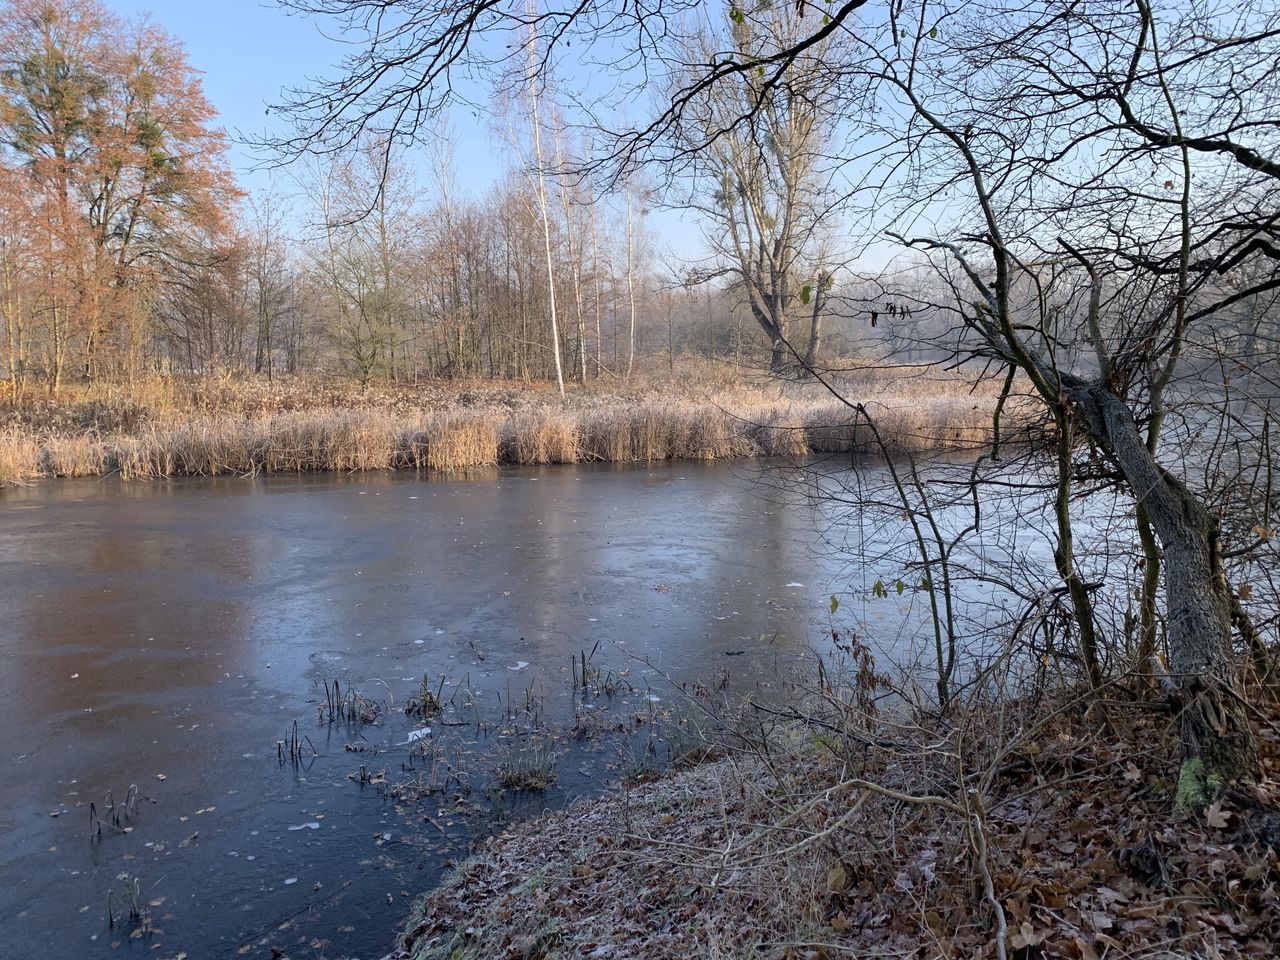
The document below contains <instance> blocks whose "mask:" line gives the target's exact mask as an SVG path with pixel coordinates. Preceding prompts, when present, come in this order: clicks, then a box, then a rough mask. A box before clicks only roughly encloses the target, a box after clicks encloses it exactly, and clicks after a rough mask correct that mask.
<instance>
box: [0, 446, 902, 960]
mask: <svg viewBox="0 0 1280 960" xmlns="http://www.w3.org/2000/svg"><path fill="white" fill-rule="evenodd" d="M762 471H767V468H762V467H759V466H747V465H736V466H728V465H700V464H687V463H686V464H674V465H657V466H645V467H633V468H619V467H612V466H610V467H600V468H591V467H574V468H547V469H524V470H514V469H513V470H502V471H493V472H489V473H482V474H480V475H477V476H474V477H470V478H467V479H458V480H439V479H435V480H423V479H420V478H416V477H413V476H411V475H364V476H356V477H333V476H318V477H317V476H312V477H302V478H284V479H281V478H271V479H267V480H246V479H217V480H204V481H200V480H189V481H176V482H170V483H131V484H125V483H120V482H118V481H116V480H112V479H108V480H104V481H56V482H50V483H45V484H40V485H35V486H31V487H27V488H20V489H16V490H9V491H5V492H3V493H0V611H3V619H2V620H0V702H2V703H4V705H5V708H6V714H7V717H8V722H9V729H8V731H7V736H6V737H5V741H4V742H5V745H4V747H3V753H4V761H5V770H6V776H5V777H4V779H3V782H0V874H2V875H3V876H4V878H5V880H4V884H3V887H2V888H0V914H2V915H3V916H5V917H6V918H8V920H9V930H8V932H7V934H6V946H5V950H4V955H5V956H6V957H10V958H14V960H17V958H25V957H32V958H35V957H40V958H48V957H72V956H75V957H94V956H108V955H113V956H119V955H125V954H129V955H136V956H144V955H145V956H161V957H172V956H176V955H178V954H180V953H182V952H184V951H185V952H186V953H187V954H188V955H189V956H190V957H192V958H198V957H215V956H216V957H232V956H237V955H244V956H262V957H268V956H271V948H272V947H273V946H274V947H278V948H280V949H282V950H285V951H287V952H289V953H291V954H292V955H294V956H333V957H337V956H356V957H378V956H381V955H382V954H383V953H384V952H386V950H387V949H388V947H389V945H390V943H391V940H392V937H393V935H394V933H395V932H396V929H397V927H398V924H399V923H400V922H401V921H402V920H403V918H404V916H405V915H406V913H407V911H408V909H409V906H410V899H409V898H410V896H416V895H417V894H418V893H420V892H422V891H423V890H425V889H426V888H428V887H429V886H430V885H431V884H432V883H433V882H434V881H435V879H436V878H437V877H438V876H439V875H440V873H441V871H442V870H443V868H444V866H445V864H446V862H447V861H448V860H449V859H451V858H457V857H461V856H463V855H465V853H466V849H467V844H468V843H469V842H472V841H473V840H478V839H482V838H483V836H484V835H486V834H487V833H488V832H489V831H490V830H491V829H492V826H493V819H494V817H495V816H499V817H500V816H505V815H519V814H520V813H522V812H528V811H530V810H534V809H540V808H541V807H542V806H544V805H555V804H560V803H563V802H565V801H566V800H568V799H571V798H572V797H574V796H578V795H582V794H584V793H591V792H595V791H598V790H599V789H601V786H602V785H603V784H604V783H605V782H606V781H607V780H609V779H611V778H616V777H617V776H618V775H619V774H620V773H621V772H624V771H625V770H626V768H627V766H628V765H629V764H634V763H641V762H643V760H644V758H643V756H642V755H641V754H643V751H644V746H645V743H644V738H645V737H646V736H648V734H647V733H646V724H644V722H643V720H644V717H639V715H640V714H644V713H646V712H647V713H648V714H649V715H653V714H655V713H660V712H661V711H663V710H666V709H668V708H669V705H670V704H672V703H673V702H674V701H676V700H677V699H678V698H677V697H674V696H672V695H671V692H670V690H669V688H668V686H667V683H666V680H665V679H664V678H663V677H662V676H660V675H659V672H658V670H657V669H654V668H655V667H656V668H660V671H661V672H662V673H666V674H669V675H671V676H672V677H676V678H678V679H681V680H688V679H694V678H707V679H708V681H709V680H710V678H712V677H716V678H718V679H719V680H720V681H721V682H724V683H727V684H734V685H737V686H738V687H739V688H742V687H749V686H750V685H752V684H758V683H760V682H761V681H762V678H763V679H766V680H767V678H768V677H769V676H773V675H776V671H777V669H778V667H779V661H782V660H788V659H792V660H793V659H794V658H795V656H796V655H797V654H798V652H799V651H800V650H801V649H802V648H803V647H804V645H805V644H806V643H809V642H811V641H813V639H814V638H815V637H821V636H822V635H823V629H822V627H823V626H824V625H825V624H826V623H827V620H826V617H827V598H828V596H829V595H830V594H831V593H832V592H835V591H836V590H843V589H844V587H845V586H846V583H845V580H844V579H843V578H844V577H845V576H846V573H847V571H846V570H844V569H843V568H842V565H841V564H840V563H839V562H838V561H836V560H829V559H827V558H824V557H823V556H822V547H821V545H820V544H819V543H818V542H817V539H816V537H815V527H816V521H815V519H814V516H813V514H812V511H810V510H809V509H808V508H807V507H805V506H804V505H802V504H785V503H783V502H781V501H779V500H778V499H777V498H775V497H772V496H771V495H770V487H769V485H768V484H767V483H764V484H762V483H761V479H762V477H766V478H767V476H768V475H767V472H766V473H762ZM889 613H890V611H886V614H889ZM892 619H893V617H892V616H891V615H890V616H888V617H887V619H886V622H887V621H888V620H892ZM597 644H598V647H597ZM593 649H595V653H594V654H593V655H591V658H590V663H591V669H593V670H594V669H595V668H596V666H597V665H599V666H600V667H601V669H602V670H604V671H605V675H606V676H607V675H608V673H607V671H609V670H612V671H616V672H619V673H622V672H625V684H626V688H625V689H623V690H622V691H621V692H620V693H619V694H618V695H616V696H615V697H612V698H609V697H603V696H601V697H599V698H598V699H599V701H600V702H599V703H584V702H583V700H584V699H587V698H581V697H575V695H574V693H573V691H572V686H573V675H574V673H575V672H576V671H574V670H571V667H570V664H571V662H572V661H573V660H574V659H575V658H578V659H579V660H580V659H581V656H582V653H583V651H586V652H587V653H588V654H589V655H590V654H591V651H592V650H593ZM636 658H639V659H636ZM641 661H648V662H649V663H650V664H652V665H653V666H648V665H646V664H645V663H644V662H641ZM424 672H425V673H429V674H430V676H431V677H432V681H431V682H432V683H433V684H435V683H437V682H438V681H437V678H441V679H442V680H443V682H444V686H443V687H442V688H441V698H442V699H444V700H446V701H451V703H450V707H449V711H448V712H447V714H446V716H444V717H441V718H439V720H440V721H444V720H448V719H449V718H451V717H452V718H453V719H452V721H451V724H450V725H446V724H445V723H443V722H437V723H435V724H434V730H433V733H431V734H429V735H423V736H422V742H421V743H420V744H418V746H420V748H421V749H419V750H418V751H417V756H416V757H415V756H411V755H410V751H409V748H408V747H407V746H405V744H406V743H407V742H408V739H409V734H410V731H412V730H414V729H416V728H419V727H421V726H422V725H423V723H425V721H422V720H420V719H415V718H411V717H406V716H405V714H404V711H403V707H404V704H405V702H406V699H407V698H408V697H409V696H410V695H411V694H412V693H413V692H414V691H415V690H417V689H418V688H419V680H420V678H421V677H422V675H423V673H424ZM334 679H337V680H339V681H340V683H341V684H342V688H343V691H344V693H345V690H346V689H347V685H348V684H357V685H358V689H359V690H360V691H361V692H362V693H363V694H364V695H366V696H367V697H369V698H370V699H371V700H373V701H381V702H383V703H385V704H386V705H387V710H386V713H385V714H384V716H383V718H382V720H381V722H380V723H378V724H370V725H363V726H358V725H352V724H349V723H333V724H330V723H322V722H318V716H319V708H320V707H323V705H324V696H323V694H322V692H321V687H320V684H321V683H324V682H327V681H332V680H334ZM586 710H593V711H599V715H600V716H605V715H607V716H608V718H609V719H608V720H607V721H605V722H602V723H601V724H600V725H599V726H600V729H602V730H609V729H624V728H625V730H626V731H627V733H626V736H624V737H623V738H621V740H618V739H617V738H615V739H614V740H609V739H607V738H604V739H601V740H596V739H595V738H593V737H591V736H585V737H582V738H581V739H579V738H575V737H573V736H568V735H566V736H561V737H559V738H558V739H556V740H555V741H554V751H555V753H556V754H557V756H558V757H559V767H558V771H559V776H558V780H557V782H556V784H555V785H554V786H553V787H552V789H550V790H548V791H546V792H544V793H540V794H531V795H527V796H526V797H524V798H523V799H521V798H520V797H519V796H518V795H516V796H514V797H513V798H502V797H496V796H495V795H494V794H493V793H492V791H491V790H490V789H489V786H490V785H491V783H492V780H493V764H494V762H496V761H495V760H494V757H495V756H497V755H499V754H501V753H502V751H507V752H508V753H509V752H510V751H511V749H512V742H519V737H520V735H521V733H522V731H525V730H527V729H528V728H530V727H531V726H533V725H535V723H546V724H550V725H556V724H558V725H559V729H561V730H562V731H567V730H568V729H569V728H570V727H571V726H572V725H573V724H574V716H575V713H576V714H577V715H578V716H579V718H580V717H581V716H582V715H584V711H586ZM593 716H594V715H593ZM637 717H639V719H638V720H637ZM295 720H296V721H297V722H298V724H299V733H300V736H301V737H305V738H306V749H305V758H304V759H303V760H302V762H300V763H292V762H288V761H286V762H284V763H281V762H280V761H279V759H278V746H277V741H279V740H280V739H281V738H282V737H284V736H286V731H291V729H292V724H293V722H294V721H295ZM348 746H354V747H356V748H359V752H356V751H353V750H349V749H346V748H347V747H348ZM312 747H314V751H313V750H312ZM315 754H318V756H317V755H315ZM362 766H363V767H364V768H365V772H366V774H367V775H368V776H370V777H373V778H375V782H374V783H371V784H363V785H362V784H360V783H359V782H358V780H359V773H358V771H359V770H360V768H361V767H362ZM428 775H429V777H430V782H429V783H428V786H429V787H430V790H429V791H422V792H419V793H415V792H414V791H413V790H408V791H405V790H400V791H399V792H396V791H395V790H394V789H393V788H394V787H396V786H401V787H403V785H404V784H406V783H416V784H418V785H419V786H422V785H423V784H424V783H426V782H427V780H428ZM131 785H136V786H137V788H138V794H139V798H138V800H137V801H136V803H135V804H131V805H130V806H131V809H130V810H129V811H127V812H125V811H122V809H121V808H122V807H123V806H124V804H125V801H126V797H127V794H128V792H129V788H130V786H131ZM109 792H110V795H111V799H112V800H113V801H114V804H115V809H116V811H117V812H118V813H120V814H121V815H120V816H119V823H118V824H116V823H113V822H112V817H111V814H110V807H109V806H108V803H109V801H108V793H109ZM91 802H92V803H93V804H94V811H95V813H96V814H97V816H98V818H99V821H101V822H104V824H105V825H104V826H103V827H102V830H101V833H100V835H99V833H98V831H97V829H94V830H92V832H91V825H92V824H91V817H90V807H89V805H90V803H91ZM135 807H136V809H134V808H135ZM122 878H127V880H126V879H122ZM134 880H136V881H137V886H136V887H135V888H134V890H136V892H137V894H138V896H139V898H140V906H141V907H142V909H143V911H144V912H145V913H146V915H147V917H148V921H147V923H146V924H145V925H143V926H141V927H140V926H139V924H137V923H131V922H130V921H129V919H128V907H129V904H128V897H129V890H128V887H129V885H131V884H132V882H133V881H134ZM109 901H110V903H111V904H112V910H113V912H114V914H115V916H116V919H117V923H116V925H115V926H114V928H111V927H109V925H108V903H109ZM139 931H141V933H139Z"/></svg>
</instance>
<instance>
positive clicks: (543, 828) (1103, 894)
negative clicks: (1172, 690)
mask: <svg viewBox="0 0 1280 960" xmlns="http://www.w3.org/2000/svg"><path fill="white" fill-rule="evenodd" d="M1010 712H1012V713H1018V712H1019V711H1018V709H1017V708H1013V709H1011V711H1010ZM973 719H974V718H973V717H968V718H961V722H960V725H959V728H958V732H957V733H956V734H955V736H954V737H953V736H949V735H948V733H946V732H945V731H941V730H933V731H929V730H926V729H924V728H923V727H920V726H915V727H913V726H905V727H903V726H899V727H896V729H897V731H898V732H897V733H896V734H890V732H889V730H888V728H886V731H885V732H884V733H883V734H882V735H874V736H873V735H868V736H866V737H865V738H863V739H862V742H861V743H859V744H857V749H856V751H853V752H852V753H856V754H857V755H858V756H859V760H858V761H857V763H856V765H855V764H853V763H850V762H849V760H850V758H851V756H852V753H851V752H848V751H847V748H848V746H849V744H845V745H840V744H837V743H835V742H834V741H833V740H832V738H831V736H830V734H829V732H828V733H819V732H814V731H813V730H811V731H810V732H808V733H800V732H798V731H797V730H795V729H794V728H793V729H792V731H791V732H790V734H789V736H788V738H786V740H785V742H784V743H783V744H781V749H775V750H773V751H758V752H757V751H751V750H748V751H746V752H743V753H740V754H735V755H734V756H732V757H730V758H729V759H725V760H721V761H719V762H716V763H713V764H709V765H706V766H702V767H697V768H693V769H689V770H685V771H681V772H677V773H675V774H674V775H673V776H671V777H669V778H665V779H662V780H659V781H656V782H652V783H649V784H644V785H641V786H637V787H633V788H629V789H628V788H622V787H620V788H618V789H617V790H615V792H613V793H612V794H611V795H609V796H608V797H607V798H605V799H603V800H601V801H597V802H581V803H579V804H577V805H576V806H574V807H572V808H570V809H568V810H564V811H561V812H557V813H552V814H549V815H547V816H545V817H543V818H542V819H540V820H537V821H534V822H531V823H528V824H524V825H521V826H519V827H516V828H514V829H512V830H511V831H509V832H506V833H503V834H502V835H500V836H498V837H496V838H494V839H492V840H491V841H489V842H488V844H487V845H486V848H485V849H484V850H483V852H481V853H480V854H479V855H478V856H475V857H473V858H472V859H470V860H468V861H466V862H465V863H463V864H462V865H461V866H460V867H459V868H458V869H457V870H456V872H455V873H454V874H453V875H452V877H451V878H450V879H449V880H447V881H446V882H445V883H444V884H443V885H442V886H441V887H439V888H438V889H436V890H435V891H434V892H432V893H431V894H429V895H428V896H427V897H426V898H425V899H424V900H423V901H422V903H421V904H420V905H419V906H418V908H417V909H416V910H415V911H414V913H413V915H412V917H411V918H410V920H409V922H408V924H407V927H406V930H405V933H404V936H403V938H402V940H401V942H400V943H399V944H398V945H397V949H396V950H395V951H394V952H393V953H391V954H389V955H388V957H387V958H385V960H445V958H449V960H479V958H481V957H486V958H488V957H524V958H542V957H547V958H551V957H555V958H561V960H570V958H575V960H576V958H583V960H585V958H602V957H607V958H610V960H624V958H634V960H640V958H646V960H663V958H671V960H675V958H685V957H692V956H699V957H743V958H747V957H750V958H764V957H776V958H781V960H799V958H806V960H819V958H834V957H839V956H859V957H869V956H895V957H966V958H967V957H995V956H1001V957H1005V956H1008V957H1071V958H1077V960H1079V958H1086V960H1088V958H1093V960H1096V958H1099V957H1102V956H1106V955H1123V956H1145V957H1165V958H1171V957H1174V956H1222V957H1243V956H1271V955H1272V954H1271V950H1272V948H1273V945H1274V944H1275V943H1276V942H1280V903H1278V902H1277V898H1276V897H1275V895H1274V890H1275V888H1276V884H1277V883H1278V882H1280V857H1278V854H1280V847H1278V844H1280V835H1278V831H1277V829H1276V828H1277V821H1276V819H1275V815H1274V812H1272V813H1268V814H1263V815H1258V814H1257V810H1258V809H1260V808H1261V807H1269V809H1270V810H1271V811H1274V810H1275V809H1276V806H1275V803H1276V801H1277V799H1280V784H1277V783H1276V781H1275V780H1274V777H1275V775H1276V773H1277V749H1276V748H1277V745H1276V743H1275V740H1274V739H1273V738H1268V739H1267V741H1266V745H1265V752H1266V755H1267V760H1266V764H1267V769H1268V770H1269V772H1270V775H1271V777H1272V778H1273V779H1272V780H1270V781H1267V782H1266V784H1265V785H1264V786H1263V787H1261V788H1257V789H1254V790H1250V791H1244V790H1240V791H1234V792H1232V793H1229V794H1228V795H1227V796H1226V797H1225V798H1224V799H1223V800H1222V801H1221V802H1220V803H1218V804H1215V805H1214V806H1213V807H1210V808H1209V810H1208V811H1207V812H1206V814H1205V816H1203V817H1198V818H1197V817H1191V816H1189V815H1174V814H1173V813H1171V797H1170V790H1171V789H1172V786H1171V785H1172V784H1173V782H1174V779H1175V777H1176V763H1175V762H1174V758H1173V757H1171V756H1169V755H1168V749H1167V738H1162V737H1161V734H1160V731H1159V730H1158V729H1157V727H1158V724H1153V723H1152V722H1151V721H1150V720H1149V719H1145V718H1144V719H1140V720H1134V721H1130V722H1127V723H1125V727H1126V729H1125V731H1124V734H1123V735H1122V737H1121V738H1119V739H1114V738H1113V739H1108V738H1104V737H1102V736H1099V735H1098V733H1097V731H1096V724H1094V725H1092V727H1091V726H1090V725H1088V724H1086V723H1081V722H1078V721H1076V720H1072V719H1071V718H1069V717H1068V716H1066V715H1064V716H1063V717H1062V718H1061V719H1060V720H1055V721H1053V722H1052V724H1051V726H1052V729H1046V730H1043V731H1042V732H1041V733H1042V735H1041V736H1038V737H1037V738H1035V739H1034V740H1030V741H1026V742H1023V743H1021V744H1019V745H1017V746H1015V748H1014V749H1013V750H1012V751H1007V750H1005V749H1004V748H1000V747H996V746H995V744H996V742H997V741H996V740H995V739H991V740H990V741H989V742H990V744H991V745H992V748H991V749H989V750H983V749H982V747H981V745H980V743H979V741H981V740H983V739H986V738H985V737H984V734H983V733H982V731H981V726H973V725H971V724H970V721H972V720H973ZM1020 719H1024V720H1025V719H1028V717H1027V716H1026V715H1025V714H1024V715H1023V716H1022V717H1021V718H1020ZM995 725H996V726H999V725H1000V724H999V723H998V722H997V723H995ZM844 732H845V733H846V734H847V733H849V732H850V731H849V730H846V731H844ZM931 735H940V736H941V741H940V742H937V743H938V745H937V746H930V744H929V742H928V741H929V740H930V739H931ZM884 737H889V739H884ZM948 740H950V741H951V742H950V743H947V742H946V741H948ZM957 740H959V741H961V742H960V743H959V744H958V743H957ZM757 746H758V745H757ZM957 746H959V747H960V748H961V755H963V756H966V761H967V762H966V763H965V768H966V769H965V771H964V773H963V776H964V779H965V781H966V783H968V784H970V785H971V786H972V785H978V791H977V792H976V793H969V794H968V799H966V791H964V790H957V789H956V783H955V769H954V758H951V759H950V762H948V757H947V756H946V754H947V753H948V752H949V751H950V750H951V749H954V748H955V747H957ZM971 750H972V751H973V752H972V753H971V752H970V751H971ZM752 753H756V755H755V756H751V754H752ZM842 753H844V754H845V756H843V757H842V756H841V754H842ZM983 754H985V756H983ZM972 761H980V762H977V763H974V762H972ZM981 761H986V762H981ZM987 763H989V764H990V765H987ZM998 939H1003V948H1002V949H998V948H997V940H998Z"/></svg>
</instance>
